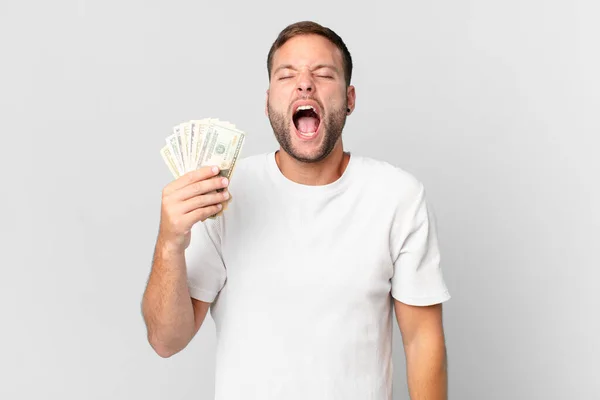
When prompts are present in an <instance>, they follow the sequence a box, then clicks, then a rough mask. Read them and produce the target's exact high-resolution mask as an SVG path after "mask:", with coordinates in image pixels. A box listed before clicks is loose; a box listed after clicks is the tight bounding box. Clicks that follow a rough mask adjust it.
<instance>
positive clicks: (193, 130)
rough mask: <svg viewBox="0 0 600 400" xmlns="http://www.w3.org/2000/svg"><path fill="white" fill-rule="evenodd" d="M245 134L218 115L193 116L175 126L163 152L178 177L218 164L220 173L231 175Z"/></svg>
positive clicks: (228, 177)
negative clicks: (200, 117) (195, 118)
mask: <svg viewBox="0 0 600 400" xmlns="http://www.w3.org/2000/svg"><path fill="white" fill-rule="evenodd" d="M245 137H246V134H245V133H244V132H242V131H241V130H239V129H237V128H236V127H235V125H233V124H232V123H229V122H226V121H220V120H219V119H218V118H205V119H200V120H192V121H188V122H183V123H181V124H179V125H176V126H174V127H173V133H172V134H171V135H169V136H168V137H167V139H166V142H167V144H166V145H165V146H164V147H163V148H162V149H161V150H160V154H161V155H162V158H163V160H164V161H165V163H166V164H167V167H169V170H170V171H171V173H172V174H173V176H174V177H175V178H178V177H180V176H181V175H183V174H185V173H187V172H189V171H192V170H195V169H198V168H200V167H203V166H207V165H210V166H212V165H216V166H217V167H219V168H220V170H221V172H220V173H219V175H221V176H224V177H226V178H227V179H231V175H232V174H233V169H234V167H235V163H236V161H237V159H238V156H239V154H240V151H241V150H242V146H243V144H244V138H245Z"/></svg>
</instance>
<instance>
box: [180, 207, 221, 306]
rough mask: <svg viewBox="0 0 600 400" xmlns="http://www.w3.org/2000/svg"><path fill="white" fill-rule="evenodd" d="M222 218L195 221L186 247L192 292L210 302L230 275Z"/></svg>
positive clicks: (188, 275)
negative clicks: (225, 253) (227, 267)
mask: <svg viewBox="0 0 600 400" xmlns="http://www.w3.org/2000/svg"><path fill="white" fill-rule="evenodd" d="M220 220H221V218H216V219H210V218H209V219H207V220H205V221H204V222H197V223H196V224H194V226H193V227H192V235H191V240H190V244H189V246H188V247H187V249H186V250H185V260H186V268H187V283H188V290H189V292H190V296H191V297H193V298H195V299H198V300H201V301H205V302H208V303H212V302H213V301H214V299H215V298H216V297H217V295H218V294H219V292H220V291H221V289H222V288H223V285H224V284H225V279H226V276H227V273H226V268H225V263H224V262H223V257H222V253H221V229H220V223H221V221H220Z"/></svg>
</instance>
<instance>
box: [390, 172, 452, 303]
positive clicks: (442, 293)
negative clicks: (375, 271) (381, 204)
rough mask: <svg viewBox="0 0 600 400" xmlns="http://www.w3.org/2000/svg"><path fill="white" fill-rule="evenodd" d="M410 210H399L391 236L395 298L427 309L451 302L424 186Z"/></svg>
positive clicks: (432, 215)
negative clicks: (427, 307) (427, 306)
mask: <svg viewBox="0 0 600 400" xmlns="http://www.w3.org/2000/svg"><path fill="white" fill-rule="evenodd" d="M416 192H417V195H416V198H414V197H413V198H414V200H412V202H410V203H409V204H410V205H409V206H408V207H403V208H402V209H401V210H397V213H396V216H395V219H394V222H393V225H392V235H391V246H392V260H393V266H394V274H393V277H392V279H391V284H392V288H391V294H392V296H393V297H394V298H395V299H396V300H398V301H401V302H403V303H406V304H410V305H416V306H426V305H432V304H437V303H441V302H444V301H446V300H448V299H450V294H449V291H448V288H447V287H446V284H445V282H444V277H443V274H442V269H441V265H440V250H439V245H438V237H437V227H436V221H435V216H434V213H433V211H432V209H431V207H430V206H429V205H428V204H427V200H426V193H425V188H424V186H423V184H421V183H420V182H419V185H418V189H417V190H416Z"/></svg>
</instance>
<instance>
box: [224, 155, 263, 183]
mask: <svg viewBox="0 0 600 400" xmlns="http://www.w3.org/2000/svg"><path fill="white" fill-rule="evenodd" d="M266 166H267V154H265V153H261V154H253V155H249V156H245V157H241V158H239V159H238V160H237V161H236V163H235V166H234V169H233V171H232V182H233V179H235V180H237V179H236V178H237V177H238V176H242V178H241V179H244V178H247V177H250V176H252V175H256V173H257V172H259V171H261V170H264V169H266ZM234 175H235V177H234Z"/></svg>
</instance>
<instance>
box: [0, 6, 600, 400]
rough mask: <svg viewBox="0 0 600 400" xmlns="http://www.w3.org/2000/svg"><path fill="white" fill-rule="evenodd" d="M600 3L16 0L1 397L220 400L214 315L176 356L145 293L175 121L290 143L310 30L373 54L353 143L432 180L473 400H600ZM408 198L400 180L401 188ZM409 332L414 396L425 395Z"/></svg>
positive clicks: (455, 344)
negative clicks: (279, 71)
mask: <svg viewBox="0 0 600 400" xmlns="http://www.w3.org/2000/svg"><path fill="white" fill-rule="evenodd" d="M599 14H600V7H599V5H598V2H593V1H589V2H584V1H562V2H559V1H531V0H530V1H516V0H513V1H477V2H475V1H458V0H457V1H452V2H449V1H441V0H440V1H419V2H409V1H402V2H391V1H390V2H376V1H368V2H361V3H354V4H350V3H349V2H348V1H343V2H338V3H334V2H323V3H322V2H320V1H302V2H287V3H285V2H280V1H273V2H265V1H253V2H245V3H242V2H238V3H236V4H234V3H228V2H217V1H214V2H202V3H201V2H192V1H188V2H159V1H144V2H142V1H129V2H124V1H119V2H117V1H95V2H92V1H58V2H47V1H37V2H27V1H6V0H2V1H1V2H0V41H1V47H0V51H1V54H2V63H1V66H0V71H1V74H0V113H1V114H0V115H1V118H0V132H1V134H2V140H3V152H2V157H0V163H1V164H2V186H1V190H2V196H1V203H0V204H1V210H0V212H1V227H2V231H1V232H2V233H1V234H2V236H1V238H0V239H1V245H2V253H1V254H2V258H1V260H2V263H1V268H2V269H1V271H2V278H1V280H0V307H1V312H2V328H1V329H0V335H1V336H0V338H1V343H2V346H3V349H2V351H1V355H0V372H1V373H0V376H1V378H0V380H1V384H0V398H2V399H7V400H8V399H33V398H36V399H108V398H110V399H133V398H136V399H166V398H169V399H193V398H195V399H210V398H211V396H212V393H213V370H214V369H213V365H214V343H215V335H214V325H213V322H212V320H210V319H209V320H207V322H206V323H205V326H204V327H203V329H201V331H200V333H199V334H198V336H197V337H196V338H195V339H194V340H193V341H192V343H191V344H190V345H189V347H187V348H186V349H185V350H184V351H183V352H182V353H179V354H177V355H176V356H174V357H172V358H170V359H162V358H160V357H159V356H157V355H156V354H155V353H153V351H152V350H151V348H150V346H149V345H148V344H147V342H146V337H145V328H144V324H143V321H142V318H141V314H140V300H141V295H142V292H143V290H144V287H145V283H146V278H147V275H148V273H149V267H150V261H151V256H152V250H153V245H154V241H155V239H156V234H157V224H158V217H159V207H160V194H161V190H162V187H163V186H164V185H166V184H167V183H168V182H169V180H170V179H171V177H170V175H169V172H168V170H167V168H166V166H165V165H164V164H163V161H162V159H161V158H160V155H159V152H158V150H159V148H160V147H161V146H162V145H163V143H164V138H165V137H166V136H167V135H168V134H169V132H170V129H171V127H172V126H173V125H174V124H176V123H179V122H182V121H185V120H189V119H192V118H202V117H207V116H212V117H219V118H221V119H224V120H229V121H232V122H233V123H235V124H236V125H237V126H239V127H240V128H241V129H244V130H245V131H246V132H248V141H247V144H246V147H245V148H244V153H245V155H251V154H256V153H259V152H264V151H270V150H273V149H274V148H275V147H276V142H275V140H274V138H273V135H272V132H271V131H270V126H269V124H268V120H267V118H266V117H265V116H264V113H263V110H264V96H265V90H266V88H267V74H266V67H265V59H266V55H267V51H268V49H269V46H270V45H271V43H272V41H273V40H274V39H275V37H276V35H277V33H278V32H279V31H280V30H281V29H282V28H283V27H284V26H285V25H287V24H288V23H291V22H295V21H297V20H302V19H313V20H316V21H317V22H321V23H323V24H325V25H327V26H330V27H332V28H333V29H334V30H336V31H337V32H338V33H339V34H340V35H341V36H342V37H343V38H344V40H345V41H346V42H347V44H348V46H349V48H350V50H351V52H352V55H353V57H354V60H355V72H354V74H355V75H354V81H353V83H354V84H355V85H356V87H357V108H356V111H355V113H354V114H353V115H352V116H350V118H349V121H348V125H347V129H346V131H345V136H344V137H345V143H346V149H349V150H351V151H353V152H355V153H360V154H362V155H367V156H372V157H376V158H379V159H383V160H386V161H389V162H391V163H394V164H396V165H399V166H401V167H403V168H405V169H406V170H408V171H410V172H412V173H414V174H415V175H416V176H417V177H418V178H420V179H421V180H422V181H423V182H424V183H425V185H426V187H427V189H428V192H429V199H430V202H431V204H432V206H433V208H434V210H435V213H436V215H437V218H438V224H439V233H440V243H441V246H442V252H443V263H444V271H445V276H446V278H447V282H448V286H449V288H450V290H451V293H452V295H453V298H452V300H450V302H448V303H447V305H446V307H445V313H444V317H445V327H446V334H447V344H448V354H449V363H450V394H451V395H450V398H451V399H478V400H479V399H502V400H505V399H599V398H600V383H599V382H600V380H599V379H598V373H599V372H600V371H599V367H598V359H600V346H598V344H597V341H598V336H599V334H600V329H599V328H600V324H599V321H598V315H599V314H598V310H597V309H598V306H600V297H599V294H598V281H599V279H600V273H599V272H598V269H599V266H600V263H599V262H598V254H597V251H596V249H597V248H598V246H599V243H598V239H599V238H600V234H599V232H600V230H599V228H600V211H599V209H598V204H600V190H599V185H598V181H599V179H598V175H599V173H598V172H599V171H600V163H599V161H598V156H597V148H598V145H599V142H600V141H599V139H598V134H599V133H600V123H599V119H598V110H599V109H600V101H599V97H598V96H599V95H598V94H599V90H600V78H599V74H598V71H600V55H599V50H598V49H599V46H598V38H599V37H600V27H599V25H598V15H599ZM381 191H382V194H385V188H381ZM397 333H398V331H397V329H396V336H395V339H394V345H395V352H394V360H395V363H396V369H395V378H394V382H395V393H396V394H395V397H394V398H395V399H407V398H408V396H407V394H406V390H407V388H406V379H405V367H404V354H403V352H402V348H401V342H400V337H399V335H398V334H397Z"/></svg>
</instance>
